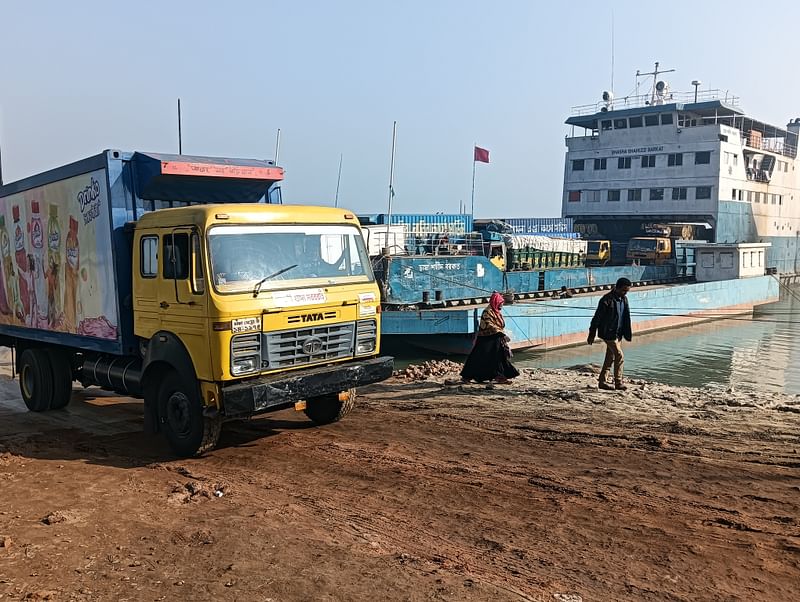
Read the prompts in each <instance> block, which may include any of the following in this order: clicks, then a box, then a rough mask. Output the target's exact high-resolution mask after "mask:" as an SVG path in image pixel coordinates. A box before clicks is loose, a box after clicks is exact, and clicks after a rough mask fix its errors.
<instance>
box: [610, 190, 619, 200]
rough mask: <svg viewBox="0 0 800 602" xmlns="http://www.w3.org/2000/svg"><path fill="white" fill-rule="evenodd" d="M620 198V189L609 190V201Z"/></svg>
mask: <svg viewBox="0 0 800 602" xmlns="http://www.w3.org/2000/svg"><path fill="white" fill-rule="evenodd" d="M619 199H620V191H619V190H609V191H608V200H609V201H612V202H613V201H618V200H619Z"/></svg>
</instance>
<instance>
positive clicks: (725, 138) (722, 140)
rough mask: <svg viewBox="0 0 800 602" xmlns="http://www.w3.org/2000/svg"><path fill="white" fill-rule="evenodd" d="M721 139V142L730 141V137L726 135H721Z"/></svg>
mask: <svg viewBox="0 0 800 602" xmlns="http://www.w3.org/2000/svg"><path fill="white" fill-rule="evenodd" d="M719 139H720V141H721V142H727V141H728V136H727V135H726V134H720V135H719Z"/></svg>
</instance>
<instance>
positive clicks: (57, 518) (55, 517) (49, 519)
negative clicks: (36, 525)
mask: <svg viewBox="0 0 800 602" xmlns="http://www.w3.org/2000/svg"><path fill="white" fill-rule="evenodd" d="M42 522H43V523H44V524H45V525H56V524H58V523H65V522H67V517H66V515H65V514H64V513H63V512H61V511H60V510H56V511H55V512H51V513H50V514H48V515H47V516H45V517H44V518H43V519H42Z"/></svg>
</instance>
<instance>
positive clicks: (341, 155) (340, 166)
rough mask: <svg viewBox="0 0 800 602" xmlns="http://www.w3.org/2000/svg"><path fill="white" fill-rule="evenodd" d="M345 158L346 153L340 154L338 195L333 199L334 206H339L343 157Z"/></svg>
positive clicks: (337, 180) (337, 183)
mask: <svg viewBox="0 0 800 602" xmlns="http://www.w3.org/2000/svg"><path fill="white" fill-rule="evenodd" d="M343 158H344V153H340V154H339V176H338V177H337V178H336V196H335V197H334V199H333V206H334V207H338V206H339V182H341V181H342V159H343Z"/></svg>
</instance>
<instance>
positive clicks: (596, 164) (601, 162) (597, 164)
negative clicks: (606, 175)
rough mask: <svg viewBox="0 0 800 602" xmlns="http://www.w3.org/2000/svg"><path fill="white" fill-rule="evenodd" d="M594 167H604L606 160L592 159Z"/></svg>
mask: <svg viewBox="0 0 800 602" xmlns="http://www.w3.org/2000/svg"><path fill="white" fill-rule="evenodd" d="M594 168H595V169H605V168H606V160H605V159H595V160H594Z"/></svg>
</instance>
